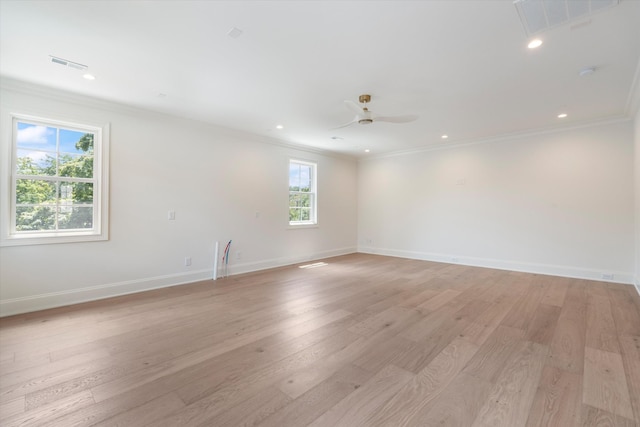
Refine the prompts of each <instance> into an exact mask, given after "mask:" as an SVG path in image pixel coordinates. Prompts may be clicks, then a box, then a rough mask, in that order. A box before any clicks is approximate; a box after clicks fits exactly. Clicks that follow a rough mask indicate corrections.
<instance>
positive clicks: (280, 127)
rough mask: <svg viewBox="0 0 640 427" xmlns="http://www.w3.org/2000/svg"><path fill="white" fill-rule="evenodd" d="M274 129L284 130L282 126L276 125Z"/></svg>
mask: <svg viewBox="0 0 640 427" xmlns="http://www.w3.org/2000/svg"><path fill="white" fill-rule="evenodd" d="M276 129H284V126H282V125H276Z"/></svg>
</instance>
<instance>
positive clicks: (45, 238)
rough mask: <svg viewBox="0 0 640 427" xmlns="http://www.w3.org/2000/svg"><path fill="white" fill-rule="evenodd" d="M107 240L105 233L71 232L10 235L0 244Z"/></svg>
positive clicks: (20, 244) (47, 243)
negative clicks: (66, 233)
mask: <svg viewBox="0 0 640 427" xmlns="http://www.w3.org/2000/svg"><path fill="white" fill-rule="evenodd" d="M104 240H109V237H108V236H107V235H105V234H93V233H92V234H88V233H87V234H83V233H78V234H73V235H54V234H53V233H52V234H48V235H41V236H34V235H29V236H11V237H7V238H4V239H2V240H1V241H0V246H27V245H51V244H56V243H82V242H96V241H104Z"/></svg>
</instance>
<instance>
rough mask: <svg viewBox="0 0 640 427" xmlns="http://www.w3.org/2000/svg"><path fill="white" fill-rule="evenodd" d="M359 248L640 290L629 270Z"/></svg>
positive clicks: (404, 256) (401, 256)
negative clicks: (594, 281)
mask: <svg viewBox="0 0 640 427" xmlns="http://www.w3.org/2000/svg"><path fill="white" fill-rule="evenodd" d="M358 252H362V253H368V254H377V255H387V256H395V257H400V258H409V259H419V260H423V261H434V262H444V263H449V264H462V265H468V266H472V267H485V268H495V269H498V270H510V271H520V272H523V273H537V274H546V275H550V276H561V277H571V278H576V279H587V280H597V281H601V282H611V283H623V284H631V285H633V284H634V283H635V285H636V289H638V291H639V292H640V286H638V283H637V281H634V276H633V274H631V273H630V272H621V271H613V272H612V271H606V272H605V271H602V270H592V269H586V268H580V267H572V266H564V265H550V264H536V263H527V262H518V261H507V260H499V259H489V258H475V257H465V256H457V255H451V254H438V253H428V252H414V251H403V250H398V249H387V248H373V247H358ZM605 273H606V274H609V275H612V277H613V278H612V279H603V278H602V275H603V274H605Z"/></svg>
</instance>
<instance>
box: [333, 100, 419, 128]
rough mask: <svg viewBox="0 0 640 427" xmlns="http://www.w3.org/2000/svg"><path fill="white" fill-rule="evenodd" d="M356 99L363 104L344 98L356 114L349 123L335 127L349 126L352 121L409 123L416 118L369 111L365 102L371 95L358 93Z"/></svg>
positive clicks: (367, 101)
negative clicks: (378, 114)
mask: <svg viewBox="0 0 640 427" xmlns="http://www.w3.org/2000/svg"><path fill="white" fill-rule="evenodd" d="M358 101H359V102H360V103H361V104H363V106H362V107H361V106H360V105H358V104H356V103H355V102H353V101H351V100H346V101H344V103H345V105H346V106H347V108H349V109H350V110H351V111H353V112H354V113H356V116H355V118H354V119H353V120H351V121H350V122H349V123H345V124H343V125H342V126H338V127H337V128H335V129H340V128H343V127H347V126H350V125H352V124H354V123H360V124H361V125H369V124H371V123H373V122H388V123H409V122H413V121H414V120H416V119H417V118H418V116H416V115H408V116H377V115H375V114H373V113H372V112H371V111H369V108H367V104H368V103H369V102H370V101H371V95H366V94H365V95H360V97H359V98H358Z"/></svg>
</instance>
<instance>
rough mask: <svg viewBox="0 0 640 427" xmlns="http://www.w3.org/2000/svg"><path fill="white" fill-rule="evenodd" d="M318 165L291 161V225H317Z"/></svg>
mask: <svg viewBox="0 0 640 427" xmlns="http://www.w3.org/2000/svg"><path fill="white" fill-rule="evenodd" d="M316 212H317V192H316V164H315V163H310V162H304V161H301V160H290V161H289V225H294V226H295V225H309V224H317V223H318V221H317V214H316Z"/></svg>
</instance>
